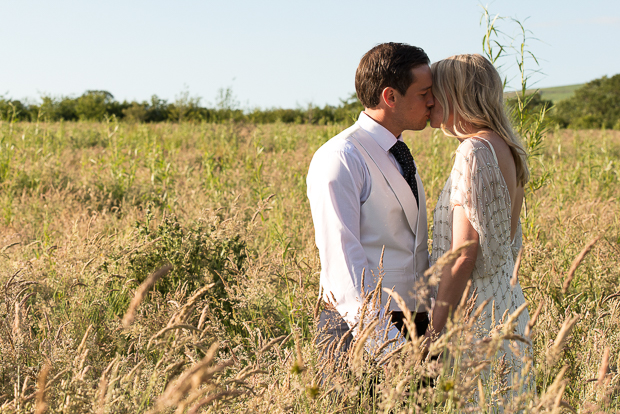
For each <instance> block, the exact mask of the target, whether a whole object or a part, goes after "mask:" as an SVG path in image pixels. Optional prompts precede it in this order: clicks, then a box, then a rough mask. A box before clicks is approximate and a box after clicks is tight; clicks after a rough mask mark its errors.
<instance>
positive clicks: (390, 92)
mask: <svg viewBox="0 0 620 414" xmlns="http://www.w3.org/2000/svg"><path fill="white" fill-rule="evenodd" d="M395 95H396V90H395V89H394V88H390V87H389V86H388V87H386V88H384V89H383V91H381V100H382V101H383V102H385V104H386V105H387V106H388V107H389V108H392V109H393V108H394V106H395V105H396V96H395Z"/></svg>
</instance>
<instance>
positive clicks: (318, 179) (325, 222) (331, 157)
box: [307, 144, 399, 346]
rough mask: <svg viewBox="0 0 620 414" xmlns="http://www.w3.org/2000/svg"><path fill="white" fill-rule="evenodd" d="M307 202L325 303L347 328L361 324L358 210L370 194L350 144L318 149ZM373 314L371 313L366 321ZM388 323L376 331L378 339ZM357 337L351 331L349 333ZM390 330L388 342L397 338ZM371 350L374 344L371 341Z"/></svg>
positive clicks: (363, 256) (364, 262)
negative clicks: (342, 319)
mask: <svg viewBox="0 0 620 414" xmlns="http://www.w3.org/2000/svg"><path fill="white" fill-rule="evenodd" d="M307 185H308V199H309V200H310V208H311V211H312V220H313V222H314V228H315V240H316V245H317V247H318V250H319V257H320V260H321V286H322V287H323V290H324V293H323V299H324V300H325V301H327V302H330V303H332V304H333V305H334V306H335V308H336V310H337V311H338V312H339V313H340V315H342V317H343V318H344V320H345V321H346V322H347V324H348V325H349V326H353V325H355V324H356V323H357V322H358V321H359V317H360V315H359V313H360V308H361V304H362V297H361V284H362V283H361V275H362V270H363V269H366V272H368V261H367V259H366V253H365V251H364V249H363V247H362V244H361V242H360V209H361V205H362V203H363V202H364V201H365V200H366V199H367V198H368V195H369V193H370V185H371V183H370V173H369V172H368V167H367V166H366V163H365V161H364V160H363V158H362V155H361V154H359V151H357V149H356V148H355V147H354V146H353V145H352V144H349V146H348V147H347V146H345V147H344V148H338V149H332V148H321V149H320V150H319V151H317V153H316V154H315V156H314V158H313V159H312V162H311V163H310V168H309V171H308V177H307ZM374 315H376V312H375V313H370V314H369V317H370V316H373V317H374ZM385 325H386V324H385V323H383V324H379V325H378V326H377V333H376V334H377V337H382V336H383V332H384V330H385V328H386V326H385ZM356 333H357V332H356V330H354V332H353V334H354V335H355V334H356ZM398 335H399V331H398V329H396V328H395V327H392V328H391V329H390V330H389V332H388V339H393V338H397V337H398ZM369 344H371V346H375V345H374V344H373V341H369Z"/></svg>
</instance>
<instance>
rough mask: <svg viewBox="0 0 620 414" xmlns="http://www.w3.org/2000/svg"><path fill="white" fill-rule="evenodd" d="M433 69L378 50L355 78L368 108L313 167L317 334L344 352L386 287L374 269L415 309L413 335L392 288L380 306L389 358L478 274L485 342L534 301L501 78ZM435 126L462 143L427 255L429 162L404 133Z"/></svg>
mask: <svg viewBox="0 0 620 414" xmlns="http://www.w3.org/2000/svg"><path fill="white" fill-rule="evenodd" d="M429 63H430V61H429V58H428V56H427V55H426V53H425V52H424V51H423V50H422V49H421V48H419V47H415V46H410V45H407V44H402V43H384V44H380V45H377V46H375V47H374V48H372V49H371V50H369V51H368V52H367V53H366V54H365V55H364V56H363V57H362V59H361V61H360V63H359V66H358V68H357V71H356V74H355V89H356V92H357V97H358V98H359V100H360V102H361V103H362V105H363V106H364V111H363V112H361V113H360V115H359V118H358V120H357V122H356V123H355V124H354V125H353V126H352V127H350V128H348V129H346V130H344V131H343V132H341V133H340V134H338V135H337V136H335V137H334V138H332V139H330V140H329V141H328V142H326V143H325V144H324V145H323V146H322V147H321V148H319V149H318V150H317V152H316V153H315V154H314V157H313V159H312V162H311V163H310V168H309V171H308V177H307V186H308V198H309V200H310V207H311V210H312V219H313V222H314V228H315V239H316V245H317V247H318V250H319V257H320V261H321V276H320V285H321V291H322V301H323V302H324V309H323V311H322V312H321V314H320V318H319V321H318V329H319V331H320V334H319V335H320V336H319V339H320V341H321V342H322V343H323V344H325V343H327V344H328V345H329V343H332V344H334V343H335V344H341V345H342V349H340V350H337V351H338V352H343V351H346V350H347V348H348V347H350V345H351V339H352V338H351V335H349V333H352V334H353V336H355V335H358V334H359V332H358V330H357V329H356V328H357V326H358V325H359V323H360V313H361V312H360V310H361V308H362V304H363V301H364V292H372V291H373V290H374V289H375V288H376V287H377V283H378V279H377V278H376V277H373V275H375V274H377V275H378V274H379V273H378V272H377V269H379V268H381V274H382V275H383V279H382V282H381V283H382V286H383V287H385V288H387V289H388V290H390V289H393V291H394V292H396V293H397V294H398V295H399V296H400V297H401V298H402V300H403V301H404V304H405V305H406V307H407V308H408V309H409V310H411V311H412V312H414V315H415V316H414V317H413V321H414V322H415V331H416V332H407V327H406V324H405V323H404V319H405V317H404V313H403V312H402V310H401V308H400V307H399V306H398V305H397V304H396V301H394V300H388V298H389V297H390V295H388V294H383V295H382V297H381V304H382V307H381V309H375V310H374V312H375V313H377V312H378V313H381V314H382V316H383V317H382V318H381V321H383V322H382V323H379V324H378V325H377V326H376V328H375V329H376V335H375V337H376V338H384V341H385V342H387V341H391V343H390V346H384V347H383V351H382V352H383V353H384V354H387V353H388V352H390V351H391V350H393V349H395V347H397V346H399V345H400V344H402V343H404V341H406V340H407V339H406V338H407V337H409V336H413V335H415V336H416V337H420V336H426V338H427V340H426V346H427V347H428V346H429V345H430V343H431V342H432V341H433V340H436V339H437V338H438V336H440V335H441V332H442V331H443V330H444V327H445V326H446V322H447V321H448V319H449V318H450V317H451V316H452V314H453V313H454V311H455V310H456V308H457V307H458V305H459V302H460V300H461V296H462V295H463V293H464V291H465V289H466V286H467V284H468V282H469V281H470V280H471V290H470V296H471V295H475V296H474V299H475V303H476V307H478V306H480V305H483V304H484V308H483V309H484V310H483V313H482V314H481V316H480V320H481V321H482V322H483V324H482V325H483V328H482V330H483V331H484V332H483V334H486V335H488V334H489V333H490V330H491V328H492V327H493V326H495V325H496V323H495V321H494V320H493V318H494V316H495V315H498V317H501V315H504V314H505V312H506V311H508V312H509V313H510V314H513V313H514V312H515V311H517V309H518V308H519V307H521V306H522V305H524V304H525V298H524V296H523V292H522V290H521V287H520V286H519V284H518V282H517V283H516V285H515V281H514V280H513V281H512V285H511V278H512V275H513V269H514V266H515V261H516V260H517V256H518V253H519V250H520V249H521V243H522V236H521V223H520V220H519V215H520V212H521V206H522V204H523V197H524V186H525V184H526V183H527V182H528V180H529V170H528V166H527V158H526V152H525V150H524V146H523V144H522V142H521V140H520V139H519V137H518V136H517V135H516V134H515V132H514V131H513V129H512V127H511V124H510V121H509V118H508V116H507V115H506V113H505V110H504V100H503V83H502V80H501V78H500V75H499V74H498V72H497V70H496V69H495V68H494V66H493V65H492V64H491V62H489V61H488V60H487V59H486V58H484V57H483V56H481V55H477V54H471V55H469V54H468V55H457V56H452V57H449V58H447V59H444V60H441V61H438V62H435V63H433V64H432V65H430V66H429ZM429 120H430V125H431V127H432V128H441V130H442V131H443V132H444V134H445V135H447V136H449V137H454V138H456V139H457V140H458V141H459V142H460V144H459V146H458V148H457V149H456V153H455V155H454V165H453V167H452V170H451V172H450V175H449V176H448V177H447V181H446V184H445V186H444V188H443V190H442V191H441V193H440V195H439V199H438V200H437V204H436V206H435V209H434V213H433V230H432V234H433V236H432V254H430V255H429V251H428V227H427V214H426V198H425V195H424V186H423V179H422V177H424V176H425V170H427V169H428V168H429V167H430V166H424V165H418V164H416V162H415V161H414V159H413V156H412V154H411V151H410V149H409V147H408V146H407V144H406V143H405V142H404V141H403V137H402V133H403V131H405V130H414V131H418V130H422V129H424V128H425V127H426V125H427V122H428V121H429ZM466 242H470V243H467V244H466V246H467V247H465V248H463V249H462V250H461V252H460V255H459V256H458V257H457V259H456V261H454V263H452V265H451V266H444V269H443V270H442V273H441V279H440V282H439V285H438V286H436V287H435V286H429V281H428V277H427V276H425V272H426V270H427V269H429V267H430V266H432V265H433V264H434V263H436V262H437V260H438V259H439V258H441V257H442V255H444V253H446V252H449V251H451V250H454V249H457V248H459V246H463V245H464V244H465V243H466ZM474 292H475V293H474ZM401 303H402V301H401ZM431 304H433V305H432V306H431ZM386 305H388V306H386ZM366 315H368V314H367V313H366ZM528 321H529V314H528V312H527V309H524V310H523V309H522V311H521V313H520V314H519V316H518V319H517V320H516V328H515V332H514V333H516V334H517V335H524V333H525V331H526V325H527V323H528ZM362 322H363V321H362ZM349 330H351V332H348V331H349ZM384 333H387V334H384ZM341 340H342V341H341ZM381 345H382V344H381V343H375V344H374V346H376V347H379V348H380V347H381ZM503 352H504V353H505V359H506V362H507V364H509V365H511V368H512V370H513V372H517V373H518V372H521V369H520V368H521V367H522V364H523V362H522V360H521V359H520V358H519V357H518V355H516V354H515V353H513V352H512V350H511V349H510V347H508V346H504V347H503Z"/></svg>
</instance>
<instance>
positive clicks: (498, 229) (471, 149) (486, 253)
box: [450, 139, 511, 272]
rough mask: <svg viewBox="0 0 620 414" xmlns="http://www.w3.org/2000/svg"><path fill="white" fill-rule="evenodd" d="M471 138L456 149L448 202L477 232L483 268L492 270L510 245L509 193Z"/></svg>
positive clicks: (482, 149)
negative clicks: (457, 209)
mask: <svg viewBox="0 0 620 414" xmlns="http://www.w3.org/2000/svg"><path fill="white" fill-rule="evenodd" d="M471 141H472V140H471V139H469V140H466V141H464V142H463V143H462V144H461V145H460V146H459V148H458V149H457V151H456V155H455V162H454V168H453V169H452V173H451V181H452V189H451V196H450V204H451V206H452V208H454V206H462V207H463V209H464V211H465V216H466V217H467V219H468V220H469V222H470V223H471V225H472V227H473V228H474V230H476V232H477V233H478V237H479V245H480V249H481V253H482V255H483V258H484V266H485V269H486V271H491V272H494V270H493V269H498V268H499V267H501V266H502V264H503V263H502V260H503V259H502V258H505V257H507V254H505V252H504V250H505V249H509V248H510V246H509V243H510V242H509V240H510V225H511V218H510V210H509V203H510V195H509V194H508V189H507V188H506V185H505V184H504V179H503V177H502V175H501V174H502V173H501V170H500V168H499V166H498V165H497V162H496V161H495V159H494V158H493V155H492V153H491V152H490V150H489V149H487V147H485V146H484V144H482V143H480V142H471ZM455 247H456V246H455ZM509 254H510V253H509Z"/></svg>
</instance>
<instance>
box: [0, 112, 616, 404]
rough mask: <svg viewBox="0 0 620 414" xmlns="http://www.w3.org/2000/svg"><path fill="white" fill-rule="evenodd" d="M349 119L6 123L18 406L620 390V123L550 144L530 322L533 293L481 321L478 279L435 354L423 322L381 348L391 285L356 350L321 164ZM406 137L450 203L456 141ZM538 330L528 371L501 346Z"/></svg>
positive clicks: (5, 371)
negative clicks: (331, 245)
mask: <svg viewBox="0 0 620 414" xmlns="http://www.w3.org/2000/svg"><path fill="white" fill-rule="evenodd" d="M343 128H344V126H291V125H283V124H274V125H264V126H255V125H241V124H236V125H235V124H230V125H226V124H224V125H209V124H189V123H187V124H176V125H174V124H159V125H126V124H120V125H116V124H114V123H110V124H107V123H56V124H29V123H24V124H20V123H16V124H9V123H6V122H5V123H2V124H0V263H1V266H0V412H2V413H4V412H6V413H10V412H33V411H34V412H37V413H44V412H47V413H56V412H58V413H60V412H62V413H84V412H97V413H138V412H150V413H155V412H178V413H182V412H188V413H198V412H213V413H226V412H230V413H237V412H265V413H286V412H307V413H336V412H341V413H349V412H351V413H362V412H363V413H370V412H383V413H388V412H407V413H409V412H411V413H417V412H429V413H430V412H446V413H448V412H450V413H456V412H497V411H498V410H503V411H504V412H519V411H520V410H521V411H525V412H558V413H559V412H562V411H566V412H568V411H570V410H572V409H575V410H577V411H578V412H616V411H617V410H619V409H620V402H619V401H618V398H619V395H620V393H619V391H618V385H619V382H620V376H619V374H618V350H619V349H620V334H619V332H620V322H618V321H619V320H620V318H619V316H620V283H619V274H620V260H619V259H620V209H619V201H618V200H619V199H620V186H619V185H618V184H619V183H618V179H619V177H618V176H619V162H620V161H619V159H620V134H619V133H617V132H613V131H554V132H553V133H551V134H549V135H548V136H547V137H546V141H545V142H546V147H545V150H544V154H543V156H542V157H540V158H537V159H536V160H533V161H532V170H533V171H534V174H535V175H536V174H538V175H540V174H542V173H543V172H545V171H546V172H548V173H549V174H550V177H551V179H550V180H549V181H548V182H547V184H546V185H545V186H544V187H543V188H541V189H540V190H537V191H536V192H534V193H533V194H529V195H528V197H527V211H525V210H524V212H523V217H522V222H523V229H524V246H523V251H522V255H521V260H520V267H519V268H518V271H515V274H514V275H513V283H516V281H517V280H518V282H519V283H520V284H521V286H522V287H523V289H524V293H525V296H526V299H527V300H528V301H529V312H530V316H531V317H532V320H531V323H530V325H529V326H528V333H529V334H530V336H531V337H530V338H521V337H517V336H515V335H514V334H513V332H512V329H513V327H514V320H515V315H495V317H496V320H497V326H496V328H495V329H494V330H493V332H492V335H491V336H488V337H485V338H481V337H479V336H478V335H477V333H478V331H479V327H480V326H479V323H478V317H479V316H480V312H481V309H476V308H475V306H474V303H475V302H474V301H473V300H472V298H471V297H469V296H465V297H464V298H463V301H462V302H461V306H459V308H458V309H457V311H456V314H455V317H454V322H453V323H450V324H448V326H447V328H446V332H445V333H444V335H443V336H441V337H440V338H439V340H438V341H437V342H436V343H434V344H433V345H432V346H431V347H430V350H429V354H428V355H427V354H426V352H425V350H424V346H423V344H422V340H423V338H417V339H414V340H412V341H410V342H407V343H406V344H405V345H403V346H400V347H395V346H393V344H388V345H387V346H385V347H383V348H379V347H376V348H375V349H374V352H375V355H369V354H368V350H369V347H366V346H365V341H374V342H375V343H380V341H381V338H373V333H372V332H373V329H372V328H373V326H374V325H375V324H377V323H379V322H380V321H378V320H377V319H376V318H377V316H375V315H377V313H376V312H372V310H373V309H372V306H373V304H375V303H377V297H378V295H380V294H388V292H384V291H382V290H381V287H380V286H379V287H378V288H377V290H376V291H375V292H366V294H367V295H370V296H369V297H368V300H367V301H366V304H367V306H368V307H369V309H368V311H367V313H366V315H368V317H365V318H363V321H362V324H363V325H362V326H360V327H359V332H360V334H359V335H357V337H356V338H355V341H354V343H353V345H352V347H351V351H350V353H349V354H348V355H345V356H344V357H342V356H341V357H340V358H335V356H336V355H337V351H338V347H339V346H340V345H342V343H340V344H333V343H332V344H331V345H330V344H328V343H325V342H324V343H318V344H317V340H316V338H315V316H316V315H317V314H318V313H319V312H320V309H321V306H322V305H321V303H320V302H317V295H318V291H319V288H318V271H319V269H320V264H319V261H318V254H317V251H316V248H315V246H314V239H313V237H314V232H313V226H312V220H311V217H310V212H309V207H308V203H307V200H306V195H305V191H306V187H305V175H306V172H307V167H308V164H309V161H310V158H311V157H312V154H313V153H314V151H316V149H317V148H318V147H319V146H320V145H321V144H322V143H324V142H325V141H326V140H327V139H329V138H330V137H331V136H333V135H335V134H337V133H338V132H339V131H340V130H341V129H343ZM405 140H406V141H407V142H408V143H409V144H410V146H411V147H412V149H413V152H414V157H415V159H416V162H417V163H418V165H419V166H420V168H419V170H420V172H421V175H422V179H423V181H424V184H425V190H426V193H427V200H428V203H427V209H428V210H429V213H430V212H431V211H432V208H433V207H434V203H435V201H436V199H437V196H438V194H439V191H440V189H441V188H442V186H443V183H444V181H445V179H446V178H447V175H448V173H449V170H450V166H451V162H452V158H451V156H452V151H453V150H454V148H455V147H456V142H455V141H453V140H451V139H449V138H445V137H443V135H441V134H438V133H433V132H432V131H430V130H425V131H422V132H419V133H407V134H406V135H405ZM429 215H430V217H432V215H431V214H429ZM429 224H432V223H429ZM595 240H596V242H594V241H595ZM588 252H589V253H588ZM375 274H376V275H380V274H381V272H380V269H378V270H377V271H375ZM149 275H151V276H150V277H149ZM157 279H159V280H157ZM432 279H433V280H434V282H435V283H436V278H432ZM471 293H472V294H475V292H471ZM393 300H396V301H398V298H397V297H396V296H395V297H394V298H393ZM373 318H374V319H373ZM407 323H411V322H410V321H407ZM530 340H531V342H532V345H533V346H532V351H533V352H532V353H531V354H528V353H525V354H524V355H523V358H524V359H525V360H526V363H525V365H524V370H523V372H520V373H515V372H511V371H510V367H509V366H508V365H507V364H506V362H505V361H503V360H502V359H501V358H499V356H500V355H501V353H500V354H498V353H497V351H498V349H499V348H500V347H501V346H502V344H504V345H506V346H509V344H510V346H513V347H515V349H518V348H517V347H516V344H517V342H518V341H526V342H528V341H530ZM319 342H320V341H319ZM341 342H343V341H341ZM326 347H327V349H325V348H326ZM371 351H372V349H371ZM436 354H439V355H440V357H439V359H437V360H431V358H430V356H432V355H436ZM377 360H379V362H380V363H377V362H376V361H377ZM515 374H517V375H515ZM508 376H510V378H512V379H513V381H512V384H514V385H519V384H520V385H521V386H522V387H523V388H524V389H525V391H523V392H520V393H518V394H516V395H511V394H510V390H508V389H506V384H508V383H509V382H507V380H508ZM531 378H535V386H534V388H533V389H531V388H530V385H531V384H532V383H531V382H529V381H530V379H531ZM528 390H529V391H528Z"/></svg>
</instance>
